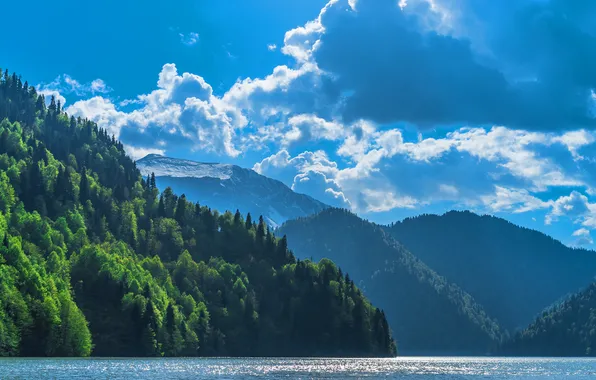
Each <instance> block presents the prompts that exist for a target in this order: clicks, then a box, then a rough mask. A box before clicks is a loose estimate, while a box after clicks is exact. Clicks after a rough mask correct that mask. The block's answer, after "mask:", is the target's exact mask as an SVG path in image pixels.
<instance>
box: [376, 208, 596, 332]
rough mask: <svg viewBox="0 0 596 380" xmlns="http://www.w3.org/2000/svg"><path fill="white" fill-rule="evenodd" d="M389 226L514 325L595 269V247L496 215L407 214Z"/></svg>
mask: <svg viewBox="0 0 596 380" xmlns="http://www.w3.org/2000/svg"><path fill="white" fill-rule="evenodd" d="M387 230H388V231H389V232H390V233H391V234H392V236H393V237H395V239H396V240H398V241H400V242H401V243H402V244H404V245H405V246H406V247H407V248H408V249H409V250H410V251H411V252H412V253H413V254H414V255H416V257H418V258H420V259H421V260H422V261H424V262H425V263H426V264H427V265H429V266H430V267H431V268H433V269H434V270H436V271H437V272H438V273H440V274H441V275H444V276H446V277H447V278H448V279H449V280H450V281H453V282H454V283H456V284H458V285H459V286H460V287H461V288H463V289H464V290H466V291H467V292H468V293H470V294H471V295H472V296H473V297H474V298H475V299H476V301H478V302H479V303H480V304H482V305H483V306H484V308H485V309H486V310H487V312H488V314H489V315H491V316H492V317H495V318H496V319H497V320H498V321H499V323H500V325H501V326H502V327H504V328H507V329H510V330H513V329H517V328H524V327H526V326H527V325H528V324H529V323H530V322H531V321H532V320H533V319H534V318H535V317H536V316H537V315H538V314H539V313H541V311H542V310H543V309H545V308H547V307H549V306H550V305H551V304H553V303H554V302H556V301H557V300H560V299H561V298H562V297H565V296H566V295H568V294H570V293H575V292H577V291H579V290H580V289H582V288H584V287H586V286H587V285H588V284H589V283H590V282H591V281H592V280H593V278H594V275H595V274H596V252H593V251H587V250H583V249H573V248H569V247H567V246H565V245H563V244H561V243H560V242H559V241H557V240H554V239H553V238H551V237H549V236H547V235H545V234H543V233H540V232H537V231H534V230H530V229H527V228H522V227H518V226H516V225H514V224H512V223H510V222H508V221H506V220H504V219H500V218H496V217H492V216H479V215H476V214H474V213H471V212H456V211H452V212H448V213H446V214H444V215H441V216H439V215H422V216H419V217H416V218H408V219H406V220H404V221H402V222H399V223H396V224H395V225H393V226H392V227H390V228H388V229H387Z"/></svg>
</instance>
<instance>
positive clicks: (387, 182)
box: [46, 0, 596, 229]
mask: <svg viewBox="0 0 596 380" xmlns="http://www.w3.org/2000/svg"><path fill="white" fill-rule="evenodd" d="M572 3H573V4H572ZM585 3H586V4H587V2H585ZM582 7H583V8H582ZM595 18H596V6H591V5H590V6H589V5H584V4H580V2H575V3H574V2H564V1H563V0H548V1H536V0H520V1H513V0H504V1H493V2H478V1H475V0H432V1H431V0H408V1H395V0H332V1H329V3H328V4H327V5H326V6H325V7H324V8H323V9H322V10H321V12H320V14H319V16H318V17H317V18H316V19H314V20H312V21H309V22H307V23H305V24H304V25H303V26H301V27H298V28H295V29H293V30H290V31H288V32H287V33H286V34H285V37H284V43H283V46H279V47H277V46H274V45H270V46H268V49H269V50H276V49H277V48H279V49H280V51H281V52H282V53H284V54H286V55H287V56H288V57H289V58H290V60H291V61H293V62H290V63H288V64H287V65H281V66H277V67H275V68H273V69H272V71H271V73H270V74H269V75H266V76H263V77H258V78H240V79H238V80H237V82H236V83H235V84H233V85H232V86H231V87H230V88H229V89H228V90H227V91H225V92H224V93H223V94H222V95H221V96H219V95H215V94H214V92H213V88H212V87H211V85H210V84H209V83H207V82H206V81H205V80H204V79H203V78H202V77H201V76H199V75H196V74H191V73H182V74H180V73H178V70H177V68H176V66H175V65H174V64H166V65H164V66H163V68H162V70H161V72H160V74H159V79H158V83H157V88H156V89H155V90H154V91H152V92H150V93H148V94H143V95H140V96H138V97H137V98H136V99H129V100H126V101H123V102H120V103H114V101H113V100H110V99H107V98H105V97H100V96H95V97H93V98H91V99H89V100H86V101H79V102H76V103H74V104H73V105H71V106H70V107H69V108H68V111H69V112H71V113H73V114H75V115H80V116H83V117H89V118H91V119H93V120H95V121H97V122H98V123H99V124H100V126H105V127H106V128H109V129H110V131H112V132H113V133H114V134H116V135H118V136H120V137H121V138H122V139H123V140H124V141H125V143H128V144H131V146H133V145H134V147H143V148H138V149H139V150H138V152H144V151H143V149H144V150H147V151H148V149H153V150H158V151H161V150H166V149H168V150H170V148H171V147H176V148H177V149H186V148H188V149H191V150H192V149H195V150H201V151H205V152H214V153H216V154H219V155H222V156H228V157H239V156H242V154H243V153H245V152H249V151H250V152H251V155H252V154H255V155H257V154H258V155H259V157H260V158H259V159H260V160H261V161H260V162H257V163H256V164H255V165H254V169H255V170H256V171H257V172H260V173H262V174H265V175H268V176H271V177H274V178H277V179H280V180H282V181H284V182H285V183H286V184H288V185H290V186H291V187H292V188H293V189H295V190H296V191H299V192H304V193H307V194H309V195H312V196H314V197H316V198H318V199H320V200H322V201H324V202H326V203H329V204H331V205H336V206H340V207H350V208H352V209H353V210H356V211H362V212H384V211H387V210H391V209H396V208H418V207H422V206H424V205H427V204H431V203H435V202H442V201H448V202H450V203H449V204H450V205H453V204H456V205H462V206H470V207H471V206H474V207H479V208H481V209H482V210H483V211H487V212H493V213H498V212H510V213H524V212H538V211H539V212H541V213H542V215H545V216H546V218H545V222H547V223H551V222H554V221H556V220H558V219H568V220H571V221H572V222H574V223H577V224H579V225H581V226H582V228H585V229H592V228H595V229H596V206H595V204H594V203H593V201H592V200H591V198H589V196H593V195H594V194H596V190H595V189H596V183H594V182H595V179H596V178H594V176H593V174H591V173H594V171H595V170H596V160H594V158H593V157H594V156H595V153H596V149H595V142H596V135H595V132H594V131H593V127H594V119H593V117H594V113H593V112H594V110H595V109H596V107H595V105H596V100H594V97H593V95H592V94H593V89H594V88H596V76H594V74H593V70H591V68H592V67H594V63H596V50H595V49H596V44H595V43H594V42H596V41H594V36H595V34H594V33H593V32H592V30H591V25H593V21H595ZM175 32H176V33H178V31H175ZM188 36H190V35H188ZM188 36H187V35H185V37H188ZM181 37H182V36H181ZM196 41H198V35H197V36H196ZM196 41H194V42H193V43H196ZM59 83H60V88H61V89H63V90H65V91H71V92H72V93H75V94H76V91H77V90H76V89H80V88H82V87H84V86H85V85H81V84H80V83H79V82H77V81H75V80H73V79H72V78H70V77H68V78H67V77H61V79H60V81H59ZM88 86H89V88H92V89H95V90H94V91H96V92H101V91H103V90H101V89H107V88H108V87H107V86H106V85H105V83H103V81H100V80H97V81H94V82H92V83H91V84H90V85H88ZM57 87H58V86H53V87H51V88H54V89H55V88H57ZM50 90H51V89H46V91H50ZM120 107H130V108H132V110H130V111H126V112H124V111H123V109H121V108H120ZM127 110H128V108H127ZM464 126H465V127H464ZM435 127H437V128H436V129H435ZM412 129H414V131H415V132H417V133H418V136H417V138H412V135H413V133H412ZM131 152H134V151H133V150H131ZM134 154H137V152H134ZM138 154H141V153H138ZM251 157H254V156H251ZM251 163H252V162H251ZM553 189H555V191H556V192H555V191H553ZM561 194H569V195H564V196H561Z"/></svg>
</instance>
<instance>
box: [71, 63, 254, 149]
mask: <svg viewBox="0 0 596 380" xmlns="http://www.w3.org/2000/svg"><path fill="white" fill-rule="evenodd" d="M130 104H134V105H136V106H137V108H135V109H134V110H132V111H130V112H124V111H121V110H119V109H118V106H116V105H115V104H114V103H113V102H112V101H111V100H110V99H107V98H103V97H101V96H96V97H93V98H91V99H88V100H82V101H78V102H76V103H75V104H73V105H72V106H70V107H69V108H68V109H67V110H66V111H67V112H68V113H70V114H72V115H75V116H81V117H86V118H89V119H91V120H93V121H95V122H97V123H98V125H99V126H100V127H104V128H107V129H108V130H109V131H110V132H111V133H113V134H114V135H116V136H117V137H120V138H122V139H123V140H125V142H127V141H129V142H134V143H135V144H141V145H145V146H151V145H153V146H155V145H156V144H158V142H160V145H162V146H163V145H167V144H169V143H171V144H172V145H176V146H178V147H179V148H180V147H187V148H189V149H202V150H204V151H207V152H214V153H217V154H221V155H227V156H231V157H235V156H237V155H239V154H240V151H239V150H238V149H237V148H236V147H235V144H234V141H233V140H234V137H235V129H236V128H242V127H243V126H244V125H246V123H247V121H246V119H245V118H244V117H243V116H242V114H241V113H240V112H239V111H238V110H237V109H236V108H234V107H232V106H229V105H228V104H226V103H225V102H224V101H222V99H221V98H218V97H216V96H214V95H213V89H212V88H211V86H210V85H209V84H208V83H207V82H205V80H204V79H203V78H202V77H200V76H198V75H194V74H190V73H183V74H182V75H179V74H178V71H177V68H176V66H175V65H174V64H166V65H164V66H163V68H162V70H161V72H160V74H159V78H158V82H157V89H156V90H154V91H152V92H151V93H149V94H143V95H139V96H138V98H137V99H135V100H134V101H129V102H126V104H124V105H130Z"/></svg>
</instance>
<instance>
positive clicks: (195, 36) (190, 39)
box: [178, 32, 199, 46]
mask: <svg viewBox="0 0 596 380" xmlns="http://www.w3.org/2000/svg"><path fill="white" fill-rule="evenodd" d="M178 36H179V37H180V42H182V43H183V44H184V45H186V46H193V45H195V44H197V43H198V42H199V33H195V32H190V33H187V34H184V33H178Z"/></svg>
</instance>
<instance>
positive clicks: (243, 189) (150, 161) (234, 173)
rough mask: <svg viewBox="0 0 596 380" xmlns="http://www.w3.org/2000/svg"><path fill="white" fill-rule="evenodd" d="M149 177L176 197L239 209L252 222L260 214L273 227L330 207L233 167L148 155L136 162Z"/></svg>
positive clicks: (247, 171)
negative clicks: (171, 190) (249, 215)
mask: <svg viewBox="0 0 596 380" xmlns="http://www.w3.org/2000/svg"><path fill="white" fill-rule="evenodd" d="M137 167H138V168H139V170H140V171H141V173H142V174H143V176H145V177H146V176H148V175H150V174H151V173H154V174H155V177H156V182H157V186H158V188H160V189H161V190H163V189H165V188H166V187H168V186H169V187H171V188H172V189H173V190H174V192H175V193H177V194H178V195H181V194H185V195H186V197H187V198H188V199H189V200H192V201H194V202H199V203H200V204H202V205H207V206H209V207H211V208H213V209H216V210H218V211H220V212H225V211H226V210H229V211H231V212H235V211H236V209H238V210H240V212H241V213H242V214H243V215H246V214H247V213H249V212H250V213H251V215H252V216H253V219H255V218H257V217H258V216H260V215H262V216H263V218H264V219H265V221H266V222H267V224H268V225H269V226H271V227H273V228H276V227H278V226H280V225H281V224H282V223H284V222H285V221H287V220H289V219H295V218H299V217H304V216H308V215H312V214H316V213H318V212H320V211H322V210H324V209H326V208H328V207H329V206H327V205H326V204H324V203H322V202H319V201H318V200H316V199H313V198H311V197H309V196H308V195H304V194H299V193H295V192H294V191H292V189H290V188H289V187H288V186H286V185H285V184H284V183H282V182H280V181H277V180H274V179H271V178H268V177H265V176H263V175H261V174H258V173H256V172H255V171H254V170H252V169H245V168H241V167H239V166H236V165H226V164H217V163H200V162H194V161H190V160H182V159H176V158H170V157H164V156H161V155H157V154H150V155H148V156H146V157H145V158H142V159H141V160H139V161H137Z"/></svg>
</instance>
